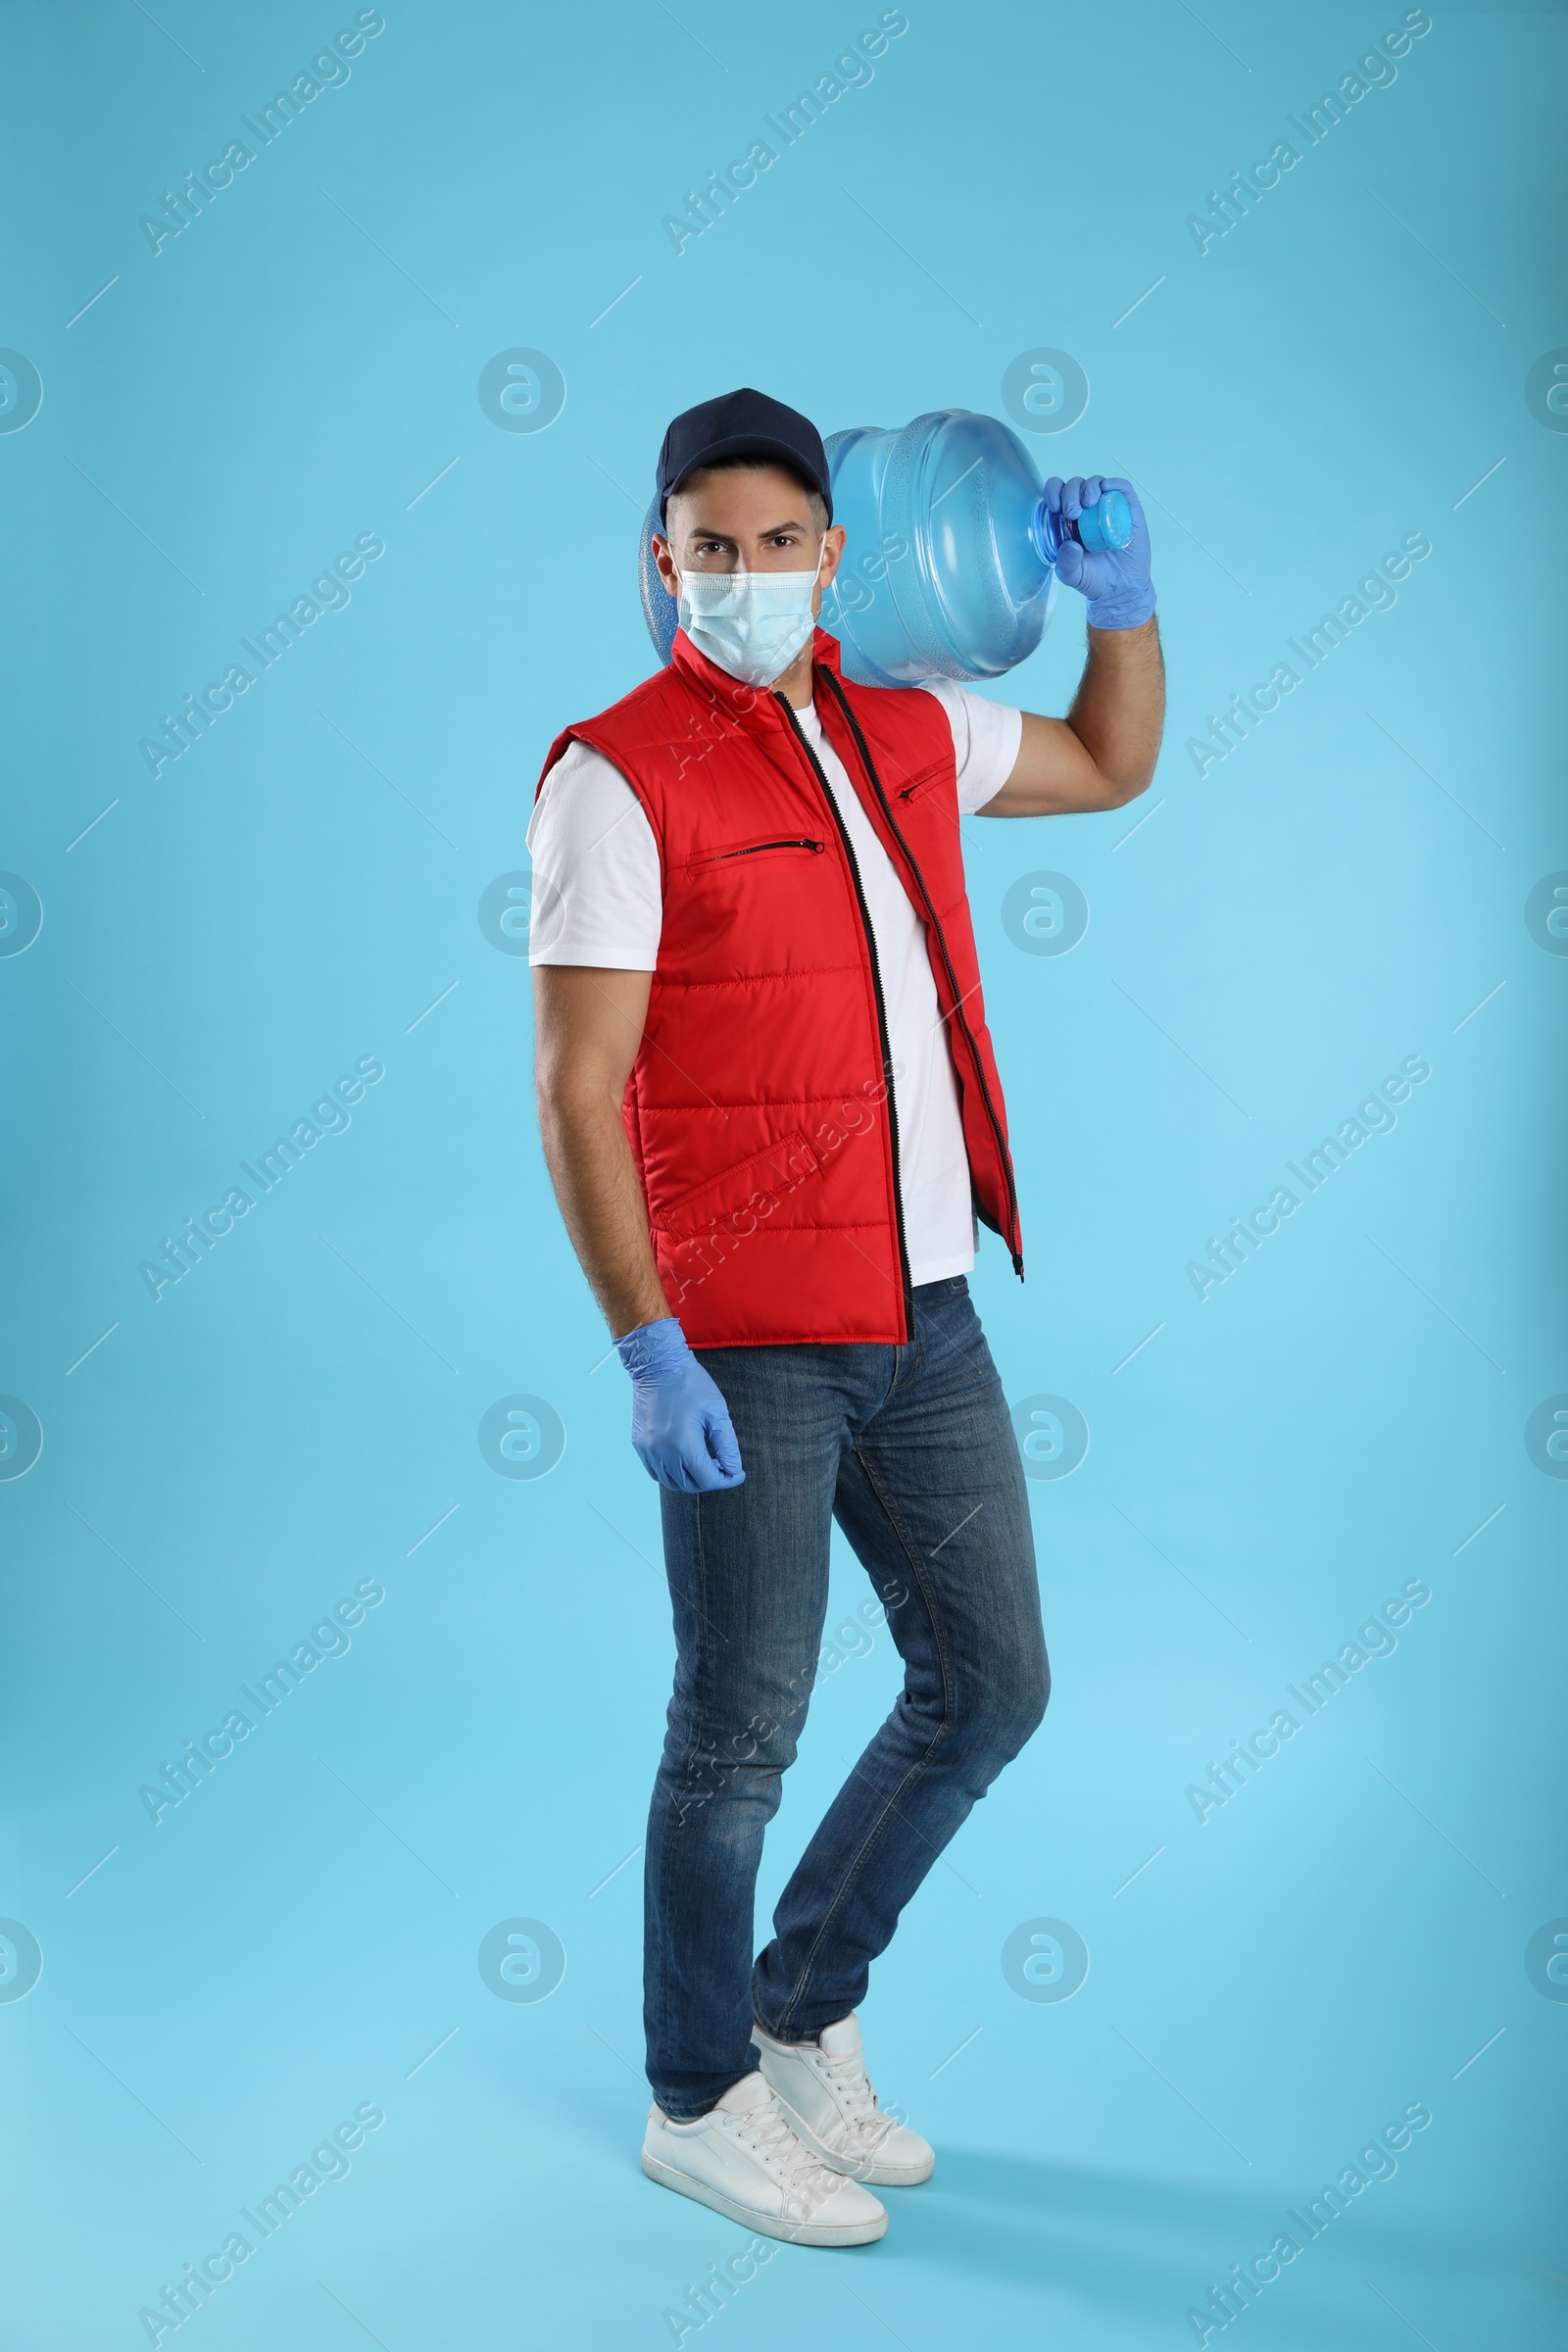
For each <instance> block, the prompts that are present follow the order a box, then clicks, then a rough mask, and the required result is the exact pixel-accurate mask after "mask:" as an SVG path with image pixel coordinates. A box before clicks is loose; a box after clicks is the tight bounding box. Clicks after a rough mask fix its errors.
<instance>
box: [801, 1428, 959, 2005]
mask: <svg viewBox="0 0 1568 2352" xmlns="http://www.w3.org/2000/svg"><path fill="white" fill-rule="evenodd" d="M853 1451H854V1454H855V1458H856V1460H857V1461H858V1463H859V1465H860V1467H861V1469H862V1470H863V1471H864V1472H865V1477H866V1483H867V1485H868V1486H869V1487H870V1489H871V1492H872V1494H873V1495H875V1496H876V1498H877V1500H878V1502H880V1504H881V1505H882V1508H883V1510H884V1511H885V1512H886V1514H887V1518H888V1523H889V1525H890V1526H891V1527H892V1529H893V1532H894V1534H895V1535H896V1536H897V1537H898V1540H899V1542H900V1544H902V1545H903V1548H904V1553H905V1556H906V1558H907V1560H908V1563H909V1567H910V1570H911V1573H912V1574H913V1577H914V1580H915V1583H916V1585H917V1586H918V1588H919V1592H920V1596H921V1598H922V1599H923V1600H924V1602H925V1607H926V1615H927V1616H928V1618H929V1619H930V1622H931V1630H932V1633H933V1635H934V1636H935V1638H936V1644H937V1655H938V1658H939V1660H940V1662H941V1666H942V1721H941V1723H940V1724H939V1725H938V1726H937V1729H936V1731H935V1733H934V1734H933V1736H932V1739H931V1740H930V1743H929V1745H928V1746H927V1748H926V1750H925V1753H924V1754H923V1755H922V1756H920V1757H919V1758H917V1760H916V1761H915V1762H914V1763H913V1764H911V1765H910V1766H909V1769H908V1771H907V1773H906V1774H905V1776H904V1778H903V1780H902V1781H900V1783H899V1785H898V1788H897V1789H895V1790H894V1791H893V1793H892V1795H891V1796H889V1798H888V1800H887V1802H886V1804H885V1805H884V1806H883V1808H882V1810H881V1812H880V1813H879V1814H878V1815H877V1817H876V1819H875V1821H874V1822H873V1823H872V1824H871V1826H870V1828H869V1829H868V1830H867V1831H866V1833H865V1837H864V1838H863V1839H862V1840H861V1843H860V1849H859V1851H858V1853H857V1854H856V1856H855V1858H854V1860H853V1861H852V1862H851V1864H850V1866H849V1868H848V1870H847V1871H846V1872H845V1874H844V1879H843V1882H842V1884H841V1885H840V1887H839V1889H838V1892H837V1893H836V1894H835V1895H834V1897H833V1900H832V1902H831V1904H830V1905H829V1907H828V1910H827V1912H826V1914H825V1916H824V1918H823V1920H822V1924H821V1926H820V1928H819V1929H818V1930H817V1933H816V1936H815V1939H814V1941H813V1942H812V1945H811V1948H810V1950H809V1952H808V1953H807V1955H806V1959H805V1961H804V1962H803V1964H802V1967H801V1974H800V1978H799V1980H798V1982H797V1984H796V1986H795V1989H794V1991H793V1992H792V1993H791V1994H790V1997H789V1999H788V2001H787V2002H786V2003H785V2006H784V2013H783V2015H782V2017H781V2018H780V2019H779V2022H778V2024H777V2025H776V2026H770V2025H768V2024H767V2022H766V2020H765V2019H761V2018H760V2019H759V2020H758V2022H759V2024H760V2025H762V2026H763V2027H764V2030H765V2031H766V2032H767V2033H769V2034H772V2035H773V2037H774V2039H775V2040H786V2039H788V2038H790V2036H789V2034H788V2033H787V2028H788V2025H789V2021H790V2019H791V2018H792V2017H793V2015H794V2014H795V2011H796V2010H797V2009H798V2008H799V2006H800V2004H801V2002H802V2001H803V2000H804V1999H805V1998H806V1995H807V1993H808V1991H809V1987H810V1983H811V1971H812V1968H813V1966H814V1965H815V1961H816V1955H817V1953H818V1952H819V1951H820V1949H821V1947H822V1943H823V1940H824V1938H825V1937H826V1936H827V1935H828V1933H829V1931H830V1929H831V1928H832V1926H833V1923H834V1920H835V1919H836V1918H837V1916H838V1913H839V1911H840V1910H841V1909H842V1907H843V1905H844V1902H845V1900H846V1898H847V1897H848V1895H849V1892H850V1889H851V1888H852V1887H853V1886H854V1885H855V1882H856V1880H857V1878H858V1876H859V1873H860V1870H861V1868H862V1867H863V1865H864V1863H865V1861H866V1859H867V1857H868V1856H869V1854H870V1852H871V1849H872V1847H873V1846H874V1844H875V1842H876V1840H877V1838H879V1837H880V1836H881V1833H882V1829H883V1825H884V1824H885V1822H886V1821H887V1818H888V1816H889V1814H890V1813H896V1812H897V1811H898V1807H899V1799H900V1797H901V1796H903V1795H904V1794H905V1792H906V1790H907V1789H908V1788H909V1787H910V1786H911V1784H912V1783H913V1782H915V1781H916V1780H918V1779H919V1777H920V1775H921V1774H922V1773H923V1772H924V1771H925V1769H926V1767H927V1765H928V1764H929V1763H930V1762H931V1760H932V1758H933V1757H934V1756H935V1754H936V1752H937V1750H938V1748H940V1746H941V1745H942V1742H943V1740H945V1739H946V1738H947V1736H948V1726H949V1724H950V1723H951V1721H952V1718H953V1706H954V1688H953V1677H952V1672H951V1664H950V1660H949V1655H948V1641H947V1632H946V1629H945V1627H944V1625H943V1622H942V1616H941V1612H940V1611H939V1610H938V1608H937V1605H936V1599H935V1596H934V1594H933V1593H932V1592H931V1589H930V1587H929V1586H928V1584H927V1583H926V1579H925V1576H924V1573H923V1562H922V1561H921V1558H920V1554H919V1551H918V1548H917V1547H916V1545H915V1544H914V1542H913V1539H912V1538H911V1537H910V1535H909V1532H908V1530H907V1527H906V1526H905V1524H904V1522H903V1520H902V1519H901V1518H900V1516H899V1513H898V1511H897V1509H896V1508H895V1506H894V1503H893V1500H892V1497H891V1496H890V1495H888V1493H887V1491H886V1489H885V1488H884V1487H883V1485H882V1482H881V1480H880V1479H879V1478H878V1477H877V1475H876V1472H875V1470H874V1468H873V1467H872V1464H871V1462H870V1461H869V1460H868V1458H867V1457H866V1455H865V1454H863V1453H862V1452H861V1450H860V1447H859V1446H858V1444H857V1445H856V1446H854V1447H853ZM896 1703H897V1702H896V1701H895V1704H896Z"/></svg>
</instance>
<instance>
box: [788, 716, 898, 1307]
mask: <svg viewBox="0 0 1568 2352" xmlns="http://www.w3.org/2000/svg"><path fill="white" fill-rule="evenodd" d="M773 700H774V701H775V702H776V703H777V705H778V707H779V709H780V710H781V711H783V713H784V716H785V718H786V719H787V721H788V722H789V729H790V733H791V734H792V735H793V736H794V738H795V740H796V742H797V743H798V744H799V745H800V747H801V749H802V751H803V752H804V753H805V754H806V757H807V759H808V760H809V763H810V768H811V773H812V775H813V776H815V778H816V780H817V782H818V784H819V785H820V786H821V788H822V798H823V800H824V801H825V802H826V803H827V807H828V814H829V815H830V816H831V817H832V819H833V822H834V825H835V826H836V827H837V829H838V837H839V840H840V842H841V843H842V844H843V847H844V856H845V859H846V861H847V863H848V865H849V869H850V880H851V881H852V882H853V884H854V885H855V903H856V905H857V907H858V908H859V910H860V925H861V928H862V929H863V931H864V933H865V945H866V952H867V954H868V955H869V956H870V958H871V991H872V994H873V996H874V997H875V999H876V1030H877V1042H878V1044H879V1045H880V1047H881V1049H882V1084H883V1086H884V1087H885V1088H886V1089H887V1094H886V1102H887V1106H888V1139H889V1142H890V1143H891V1145H892V1148H893V1222H894V1230H895V1232H896V1234H897V1237H898V1244H899V1281H900V1288H901V1291H902V1294H903V1304H904V1338H905V1344H906V1345H908V1344H910V1343H911V1342H912V1341H913V1339H914V1285H913V1283H912V1282H911V1281H910V1279H909V1245H908V1242H907V1239H906V1238H905V1232H904V1187H903V1185H902V1183H901V1182H900V1179H899V1106H898V1102H897V1100H896V1098H895V1096H894V1092H893V1046H892V1043H891V1040H890V1039H889V1036H888V1008H887V1000H886V998H885V997H884V996H883V994H882V966H881V964H880V962H879V961H878V959H877V952H876V933H875V932H874V931H873V930H872V928H871V910H870V908H869V907H867V905H866V903H865V891H864V888H863V886H862V884H861V881H860V868H859V863H858V859H857V858H856V855H855V844H854V842H853V841H851V839H850V832H849V827H848V826H847V825H846V824H845V822H844V818H843V816H842V814H841V813H840V810H839V805H838V803H837V801H836V800H835V799H834V798H833V789H832V786H831V785H830V784H829V783H828V780H827V778H826V776H825V775H824V774H823V773H822V764H821V761H820V760H818V759H817V756H816V754H815V753H814V752H813V751H812V749H811V747H810V745H809V743H808V742H807V740H806V736H805V733H804V731H803V729H802V727H801V723H800V720H799V719H798V718H797V717H796V715H795V711H794V708H793V706H792V705H791V703H790V699H789V696H788V695H786V694H775V695H774V697H773ZM878 789H880V787H879V788H878Z"/></svg>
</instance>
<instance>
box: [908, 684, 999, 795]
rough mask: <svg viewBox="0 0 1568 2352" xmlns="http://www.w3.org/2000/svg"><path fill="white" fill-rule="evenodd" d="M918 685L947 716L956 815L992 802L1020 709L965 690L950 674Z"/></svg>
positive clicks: (997, 789)
mask: <svg viewBox="0 0 1568 2352" xmlns="http://www.w3.org/2000/svg"><path fill="white" fill-rule="evenodd" d="M920 684H921V687H922V689H923V691H924V692H925V693H927V694H934V695H935V696H936V698H937V700H938V702H939V703H940V704H941V705H942V708H943V709H944V711H946V712H947V714H948V723H949V725H950V726H951V727H952V729H953V750H954V757H955V759H956V761H957V767H958V813H959V815H960V816H973V814H974V812H975V810H976V809H983V808H984V807H985V805H986V803H987V801H990V800H995V798H996V796H997V794H998V793H999V792H1000V791H1001V790H1002V787H1003V786H1004V784H1005V782H1006V781H1007V778H1008V777H1009V776H1010V775H1011V773H1012V771H1013V767H1014V765H1015V763H1016V761H1017V758H1018V746H1019V744H1020V743H1021V742H1022V741H1023V712H1022V711H1014V710H1011V709H1010V708H1009V707H1008V705H1007V704H1005V703H993V702H988V701H987V700H986V697H985V696H984V695H983V694H970V693H969V692H968V691H967V690H966V689H965V688H964V687H962V686H960V685H959V684H958V683H957V681H956V679H954V678H922V679H921V681H920Z"/></svg>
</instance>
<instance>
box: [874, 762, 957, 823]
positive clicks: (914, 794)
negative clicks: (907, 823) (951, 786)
mask: <svg viewBox="0 0 1568 2352" xmlns="http://www.w3.org/2000/svg"><path fill="white" fill-rule="evenodd" d="M952 775H953V762H952V761H951V760H937V761H936V762H935V763H934V764H933V765H932V766H930V767H923V768H921V769H919V771H918V772H917V773H916V774H914V775H912V776H911V777H910V778H909V780H908V782H907V784H900V785H898V786H897V787H896V788H895V789H894V790H893V791H892V792H891V793H890V794H889V795H888V798H889V800H890V802H891V803H892V806H893V813H894V815H895V816H902V814H903V813H904V811H905V809H907V808H908V807H909V806H910V804H911V803H916V802H922V801H926V800H929V799H930V797H931V795H932V794H933V793H934V792H935V790H936V788H937V786H938V785H939V784H941V783H942V782H943V781H944V780H945V779H948V778H951V777H952Z"/></svg>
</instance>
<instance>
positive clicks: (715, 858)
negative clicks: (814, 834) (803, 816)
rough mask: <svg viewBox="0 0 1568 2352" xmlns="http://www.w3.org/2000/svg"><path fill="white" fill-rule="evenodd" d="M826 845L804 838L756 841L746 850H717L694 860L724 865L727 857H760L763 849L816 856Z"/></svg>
mask: <svg viewBox="0 0 1568 2352" xmlns="http://www.w3.org/2000/svg"><path fill="white" fill-rule="evenodd" d="M825 847H826V844H825V843H823V842H820V841H809V840H806V839H804V838H803V839H801V840H799V841H754V842H752V843H751V844H750V845H749V846H748V847H747V848H746V849H744V850H715V852H714V853H713V855H712V857H711V858H696V859H695V860H694V863H696V864H698V865H722V864H723V863H724V861H725V860H726V858H756V857H759V856H760V854H761V852H762V851H763V850H809V851H810V852H811V853H812V855H813V857H814V856H816V855H818V854H819V853H820V852H821V851H822V850H823V849H824V848H825Z"/></svg>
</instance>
